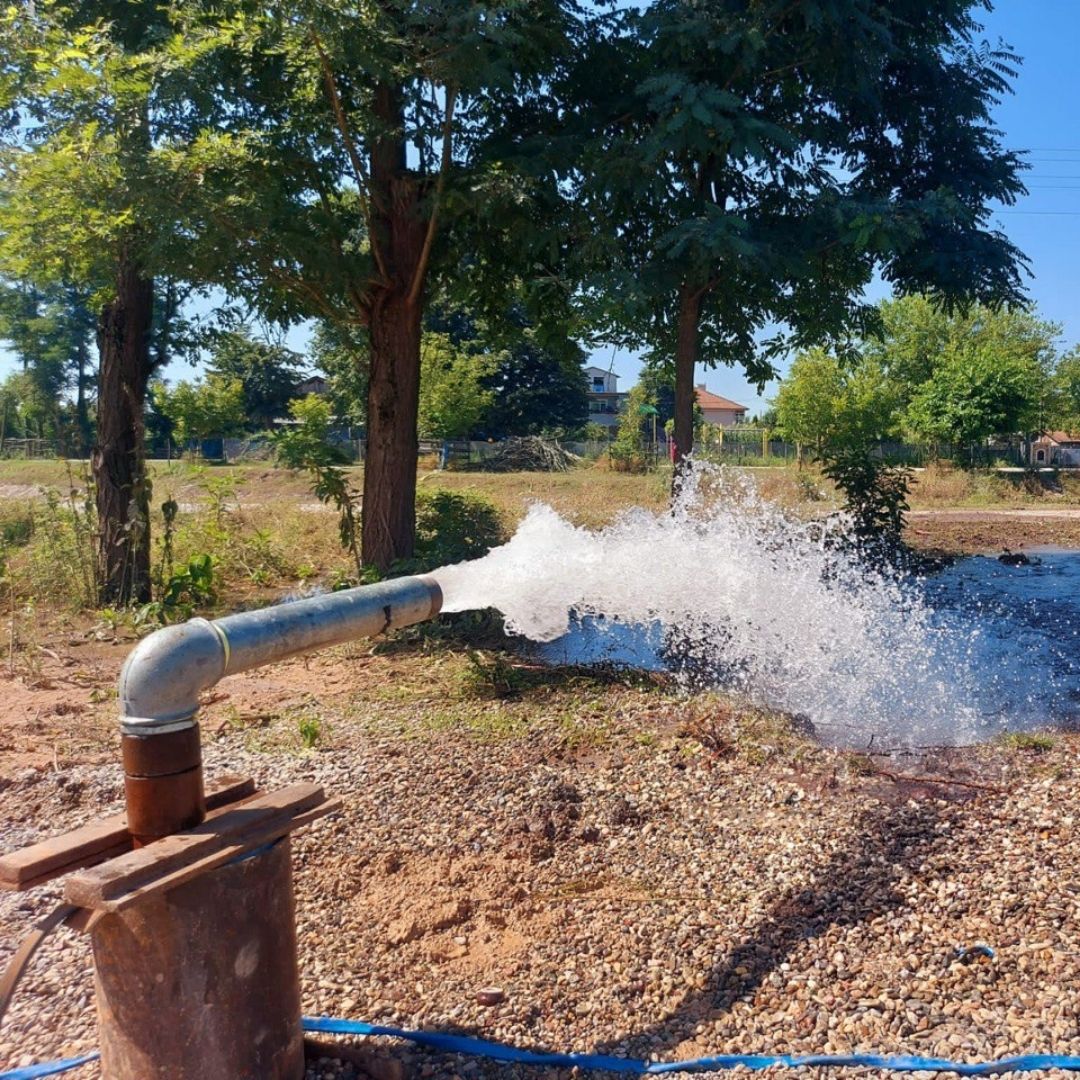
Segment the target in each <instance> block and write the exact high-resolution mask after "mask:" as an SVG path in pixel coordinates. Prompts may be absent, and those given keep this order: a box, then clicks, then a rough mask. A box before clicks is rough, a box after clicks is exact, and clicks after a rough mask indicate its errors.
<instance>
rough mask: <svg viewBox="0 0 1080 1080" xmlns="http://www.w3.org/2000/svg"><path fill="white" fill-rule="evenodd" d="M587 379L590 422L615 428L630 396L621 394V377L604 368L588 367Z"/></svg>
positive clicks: (586, 370) (586, 371)
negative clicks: (619, 386) (619, 385)
mask: <svg viewBox="0 0 1080 1080" xmlns="http://www.w3.org/2000/svg"><path fill="white" fill-rule="evenodd" d="M585 378H586V379H587V380H588V386H587V393H588V398H589V422H590V423H593V424H600V425H601V426H602V427H615V425H616V424H618V422H619V413H621V412H622V410H623V407H624V406H625V404H626V398H627V396H628V395H626V394H620V393H619V388H618V384H619V376H618V375H616V374H615V373H614V372H613V371H605V370H604V369H603V368H598V367H587V368H586V369H585Z"/></svg>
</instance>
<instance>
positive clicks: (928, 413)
mask: <svg viewBox="0 0 1080 1080" xmlns="http://www.w3.org/2000/svg"><path fill="white" fill-rule="evenodd" d="M1045 385H1046V381H1045V372H1044V371H1043V370H1042V368H1040V367H1039V365H1038V364H1037V363H1035V362H1034V361H1033V360H1031V359H1030V358H1023V357H1017V356H1009V355H1002V354H998V353H994V352H992V351H988V350H982V349H977V348H969V349H961V350H956V351H953V352H951V353H950V354H948V355H947V356H946V357H945V359H944V360H943V362H942V363H941V364H939V365H938V367H937V368H936V369H935V371H934V373H933V374H932V375H931V376H930V379H929V380H928V381H927V382H926V383H924V384H923V385H922V386H921V387H920V388H919V389H918V391H917V392H916V393H915V395H914V397H913V398H912V401H911V405H910V406H909V408H908V412H907V422H908V425H909V426H910V428H911V430H912V431H913V432H914V433H915V434H916V435H917V436H919V437H921V438H924V439H928V440H930V441H937V442H947V443H953V444H955V445H957V446H962V447H967V448H969V450H970V452H971V453H972V456H974V448H975V446H976V445H977V444H979V443H981V442H985V440H986V439H988V438H989V437H990V436H992V435H1013V434H1016V433H1019V432H1028V431H1031V430H1033V429H1034V428H1036V427H1038V426H1039V423H1038V421H1039V415H1040V406H1041V404H1042V401H1043V397H1044V391H1045Z"/></svg>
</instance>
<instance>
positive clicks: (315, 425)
mask: <svg viewBox="0 0 1080 1080" xmlns="http://www.w3.org/2000/svg"><path fill="white" fill-rule="evenodd" d="M289 416H291V417H292V419H293V420H294V421H295V423H294V425H293V426H292V427H291V428H287V429H286V430H284V431H278V432H275V433H274V452H275V453H276V455H277V459H278V461H279V462H280V463H281V464H282V465H284V466H285V467H286V468H287V469H310V468H315V467H317V466H320V465H340V464H344V463H346V462H347V461H348V458H347V457H346V456H345V454H344V453H343V452H342V451H341V450H339V449H338V448H337V447H336V446H333V445H331V444H330V442H329V441H328V439H329V436H330V422H331V420H332V418H333V408H332V406H331V404H330V402H329V401H327V400H326V398H321V397H319V396H318V395H316V394H308V396H307V397H305V398H299V399H297V400H296V401H293V402H291V403H290V404H289Z"/></svg>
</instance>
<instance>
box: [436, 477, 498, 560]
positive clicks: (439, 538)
mask: <svg viewBox="0 0 1080 1080" xmlns="http://www.w3.org/2000/svg"><path fill="white" fill-rule="evenodd" d="M505 540H506V533H505V530H504V528H503V523H502V519H501V518H500V516H499V511H498V509H497V507H496V506H495V504H494V503H492V502H491V500H490V499H487V498H485V497H484V496H483V495H478V494H475V493H471V492H463V491H434V492H427V491H425V492H421V493H419V494H418V495H417V497H416V558H417V562H418V563H419V564H420V565H421V566H423V567H424V568H426V569H435V568H436V567H439V566H446V565H447V564H449V563H456V562H461V561H462V560H464V559H478V558H480V556H481V555H486V554H487V553H488V552H489V551H490V550H491V549H492V548H493V547H498V546H499V544H502V543H504V542H505Z"/></svg>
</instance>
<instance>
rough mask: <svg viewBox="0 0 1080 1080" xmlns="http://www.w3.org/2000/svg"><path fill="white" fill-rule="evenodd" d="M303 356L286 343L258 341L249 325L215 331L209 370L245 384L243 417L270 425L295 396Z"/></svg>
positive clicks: (230, 380)
mask: <svg viewBox="0 0 1080 1080" xmlns="http://www.w3.org/2000/svg"><path fill="white" fill-rule="evenodd" d="M300 364H301V361H300V357H299V356H298V355H297V354H296V353H294V352H293V351H292V350H291V349H287V348H285V346H284V345H276V344H273V343H271V342H269V341H259V340H257V339H256V338H253V337H252V336H251V332H250V331H249V330H248V328H247V327H241V328H240V329H239V330H226V331H223V332H220V333H218V334H216V335H214V337H213V340H212V346H211V350H210V359H209V368H210V371H211V372H212V373H213V374H214V375H217V376H219V377H221V378H222V379H223V380H227V381H228V382H230V383H232V382H239V383H240V385H241V387H242V388H243V401H244V405H243V412H244V417H243V418H244V421H245V423H247V424H251V425H255V426H258V427H269V426H270V424H271V422H272V421H273V420H275V419H276V418H277V417H279V416H284V414H285V411H286V409H287V407H288V404H289V402H290V401H291V400H292V399H293V397H295V391H296V383H297V381H298V380H299V378H300V374H299V371H300Z"/></svg>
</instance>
